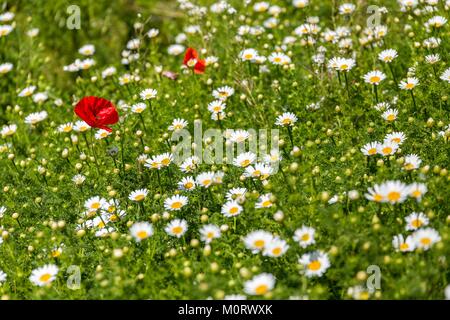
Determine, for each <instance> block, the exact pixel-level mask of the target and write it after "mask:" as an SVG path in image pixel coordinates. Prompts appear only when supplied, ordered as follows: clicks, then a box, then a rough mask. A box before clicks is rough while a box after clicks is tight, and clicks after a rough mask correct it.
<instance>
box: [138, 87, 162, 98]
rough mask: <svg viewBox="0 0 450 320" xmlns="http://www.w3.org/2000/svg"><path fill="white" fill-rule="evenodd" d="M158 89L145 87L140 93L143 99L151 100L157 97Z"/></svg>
mask: <svg viewBox="0 0 450 320" xmlns="http://www.w3.org/2000/svg"><path fill="white" fill-rule="evenodd" d="M157 94H158V91H156V90H155V89H145V90H143V91H141V93H140V94H139V95H140V97H141V99H142V100H150V99H154V98H156V95H157Z"/></svg>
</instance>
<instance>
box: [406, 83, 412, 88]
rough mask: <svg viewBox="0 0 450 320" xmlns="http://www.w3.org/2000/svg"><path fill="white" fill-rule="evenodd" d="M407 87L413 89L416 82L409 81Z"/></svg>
mask: <svg viewBox="0 0 450 320" xmlns="http://www.w3.org/2000/svg"><path fill="white" fill-rule="evenodd" d="M405 87H406V89H412V88H414V83H407V84H406V86H405Z"/></svg>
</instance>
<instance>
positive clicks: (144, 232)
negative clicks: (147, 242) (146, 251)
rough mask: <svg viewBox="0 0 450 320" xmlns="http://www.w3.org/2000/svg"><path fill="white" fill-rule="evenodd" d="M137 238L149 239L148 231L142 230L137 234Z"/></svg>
mask: <svg viewBox="0 0 450 320" xmlns="http://www.w3.org/2000/svg"><path fill="white" fill-rule="evenodd" d="M136 236H137V237H138V238H139V239H145V238H147V231H144V230H141V231H139V232H138V233H137V234H136Z"/></svg>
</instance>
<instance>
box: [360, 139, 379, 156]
mask: <svg viewBox="0 0 450 320" xmlns="http://www.w3.org/2000/svg"><path fill="white" fill-rule="evenodd" d="M379 146H380V143H379V142H378V141H374V142H369V143H366V144H365V145H364V146H363V147H362V148H361V152H362V153H363V154H364V155H365V156H374V155H376V154H377V153H378V148H379Z"/></svg>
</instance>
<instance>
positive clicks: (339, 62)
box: [335, 58, 356, 72]
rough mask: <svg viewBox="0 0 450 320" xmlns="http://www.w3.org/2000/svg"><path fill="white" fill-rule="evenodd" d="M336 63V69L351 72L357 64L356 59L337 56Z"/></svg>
mask: <svg viewBox="0 0 450 320" xmlns="http://www.w3.org/2000/svg"><path fill="white" fill-rule="evenodd" d="M335 64H336V67H335V70H336V71H342V72H349V71H350V70H352V69H353V67H354V66H355V65H356V61H355V60H354V59H347V58H336V61H335Z"/></svg>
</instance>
